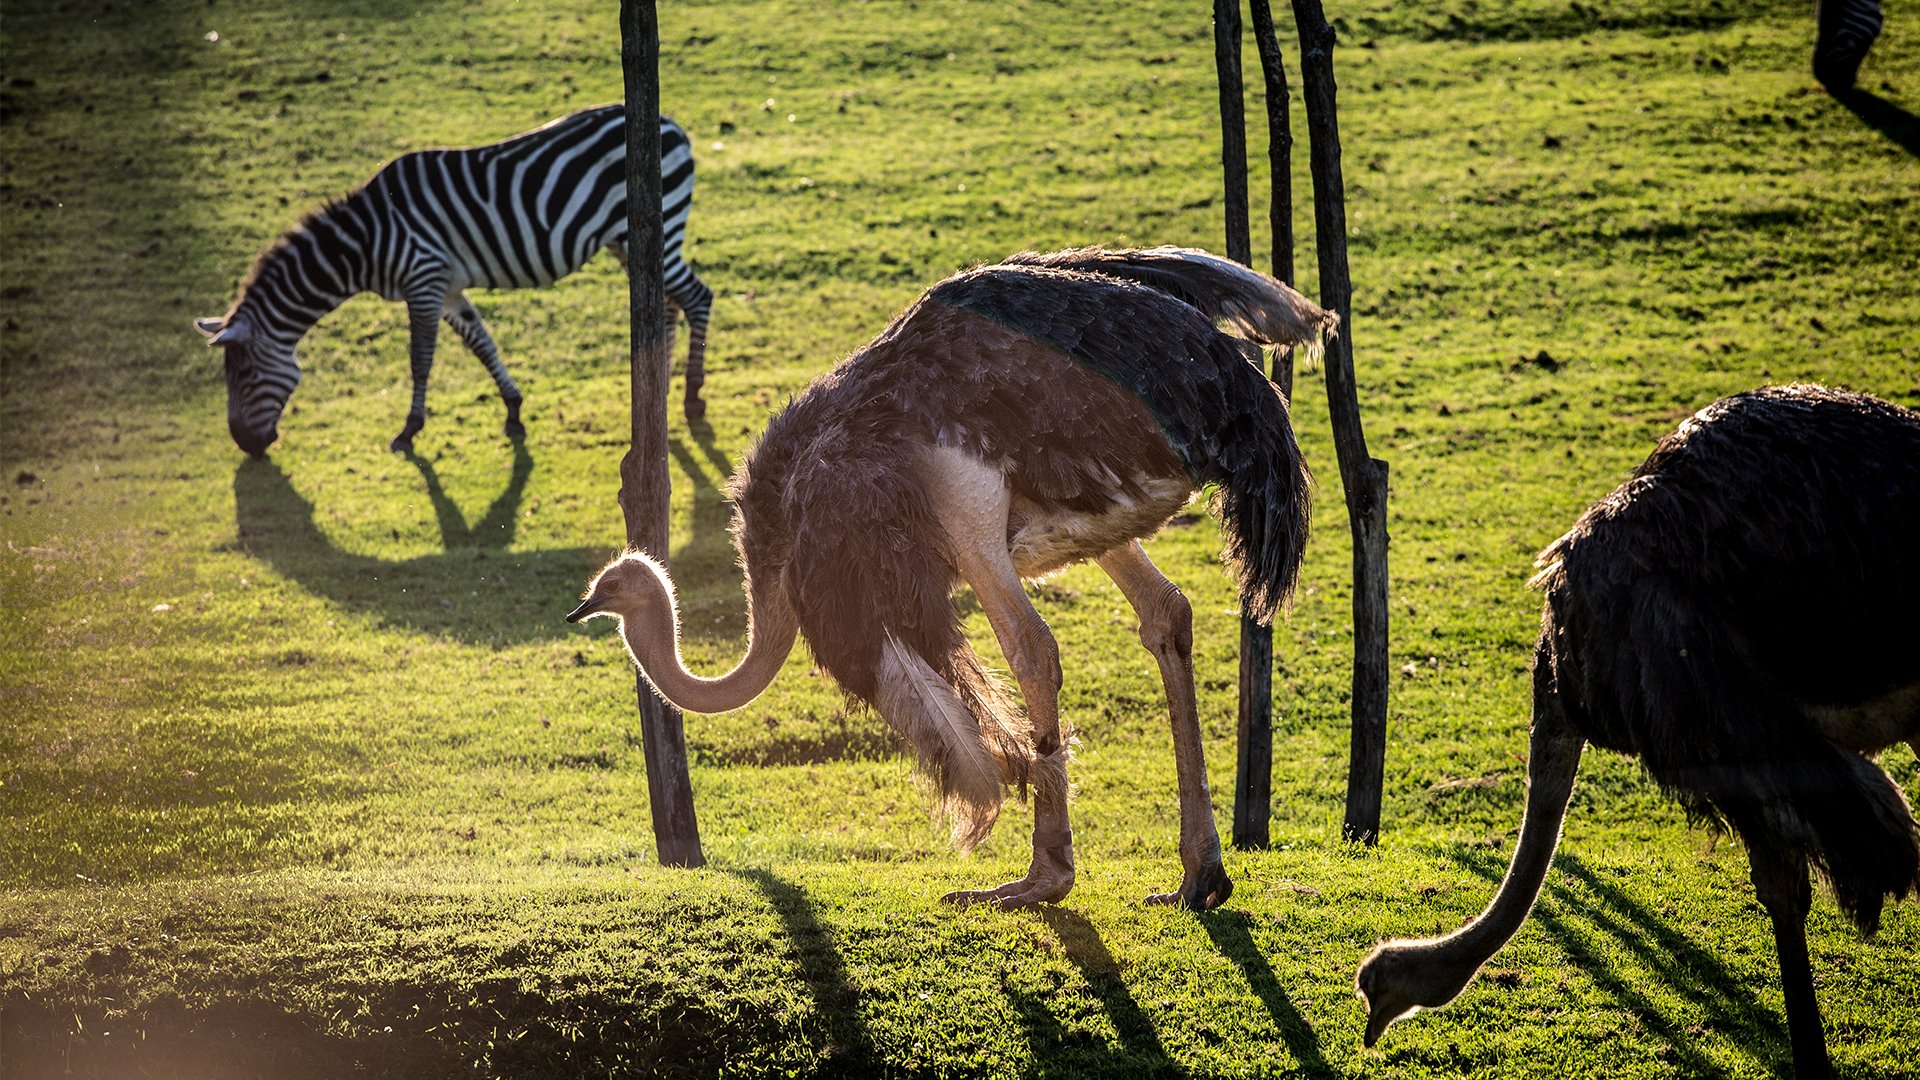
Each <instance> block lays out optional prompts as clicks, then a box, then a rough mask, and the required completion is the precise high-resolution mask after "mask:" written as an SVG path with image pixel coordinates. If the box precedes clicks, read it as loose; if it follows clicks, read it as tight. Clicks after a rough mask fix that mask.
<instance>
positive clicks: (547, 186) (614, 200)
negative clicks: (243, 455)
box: [196, 105, 713, 455]
mask: <svg viewBox="0 0 1920 1080" xmlns="http://www.w3.org/2000/svg"><path fill="white" fill-rule="evenodd" d="M625 129H626V120H625V111H624V109H623V107H622V106H620V105H603V106H600V107H598V108H593V109H585V110H582V111H580V112H577V113H573V114H572V115H569V116H564V117H561V118H560V119H558V120H555V121H554V122H552V123H550V124H547V125H546V126H544V127H541V128H537V129H535V130H533V131H529V132H526V133H524V134H521V135H516V136H514V137H513V138H510V139H507V140H505V141H502V142H497V143H491V144H488V145H486V146H475V147H469V148H466V149H453V150H420V151H415V152H413V153H410V154H403V155H401V156H400V157H398V158H396V159H394V160H393V161H392V162H390V163H389V164H388V165H387V166H386V167H385V168H382V169H381V170H380V171H379V172H378V173H375V174H374V176H373V177H372V179H370V180H368V181H367V182H366V183H365V184H363V185H362V186H361V187H360V188H359V189H358V190H355V191H353V192H352V193H350V194H348V195H346V196H345V197H343V198H341V199H338V200H336V201H334V202H332V203H329V204H328V205H327V206H325V207H322V208H321V209H319V210H317V211H315V212H314V213H312V214H310V215H309V216H308V217H307V218H306V219H304V220H303V221H301V222H300V223H299V224H298V225H296V226H294V228H293V229H292V230H290V231H289V232H288V233H287V234H286V235H285V236H283V237H281V238H280V240H279V241H278V242H277V243H275V244H274V245H273V246H272V247H270V248H268V249H267V251H266V252H264V253H263V254H262V255H261V256H260V257H259V259H258V260H257V261H256V262H255V263H254V266H253V269H252V271H251V272H249V273H248V275H247V278H246V280H245V281H244V282H243V283H242V284H241V286H240V299H239V300H238V301H237V302H236V303H235V304H234V306H233V309H232V310H231V311H229V312H228V313H227V315H226V316H225V317H224V318H218V319H201V320H199V322H198V323H197V324H196V325H197V326H198V327H199V328H200V330H201V331H202V332H203V333H205V334H207V335H208V337H209V339H210V341H209V344H215V345H221V346H223V347H224V348H225V351H226V375H227V426H228V429H229V430H230V431H231V432H232V434H233V438H234V441H235V442H236V443H238V444H239V445H240V447H241V449H243V450H245V451H247V452H248V453H250V454H256V455H258V454H261V453H264V452H265V451H266V448H267V447H268V446H269V445H271V444H272V442H273V440H274V439H275V438H276V437H277V435H278V425H279V421H280V414H281V412H282V410H284V409H285V408H286V404H287V399H288V398H289V397H290V396H291V395H292V393H293V389H294V387H295V386H296V385H297V384H298V383H299V381H300V366H299V364H298V362H297V361H296V360H295V359H294V353H293V349H294V345H295V344H296V343H298V342H299V340H300V339H301V337H302V336H304V335H305V334H306V332H307V331H308V330H309V329H310V328H311V327H312V326H313V324H314V323H316V322H318V321H319V320H320V318H321V316H323V315H325V314H326V313H328V312H329V311H332V310H333V309H334V308H336V307H338V306H340V304H342V303H343V302H345V301H346V300H347V298H348V297H351V296H353V295H354V294H356V293H360V292H374V293H378V294H379V295H380V296H383V297H385V298H387V299H389V300H400V301H404V302H405V303H406V305H407V317H408V318H407V321H408V324H409V328H410V333H411V341H410V345H409V353H410V354H411V356H412V361H413V403H412V407H411V408H410V409H409V411H408V413H407V420H406V426H405V427H404V428H403V429H402V430H401V432H400V434H399V436H397V437H396V438H395V439H394V440H393V443H392V448H393V449H394V450H396V451H399V450H408V449H411V447H412V443H413V436H414V434H415V433H416V432H418V431H419V430H420V428H421V426H422V425H423V424H424V423H425V422H426V416H427V377H428V375H429V374H430V373H431V372H432V370H433V350H434V343H435V339H436V336H437V334H438V330H439V323H440V321H441V320H442V319H444V320H446V323H447V325H448V326H450V327H452V328H453V330H454V332H455V333H456V334H458V335H459V337H460V340H461V341H463V342H465V343H466V345H467V347H468V348H469V349H471V350H472V351H473V354H474V355H475V356H476V357H478V358H479V359H480V361H481V363H483V364H485V365H486V368H487V371H488V373H489V374H491V375H492V376H493V380H494V382H495V384H496V385H498V386H499V388H500V397H501V399H502V400H503V401H505V402H506V406H507V425H506V428H507V434H508V435H511V436H518V435H520V434H523V433H524V431H525V428H524V427H523V426H522V425H521V423H520V400H521V395H520V388H519V387H518V386H517V385H515V383H514V381H513V377H512V376H510V375H508V374H507V370H506V367H505V366H504V365H503V364H502V363H501V362H500V353H499V350H498V349H497V348H496V347H495V346H494V343H493V338H492V336H491V335H489V334H488V333H487V328H486V324H485V323H483V322H482V321H481V319H480V313H479V312H478V311H475V310H474V307H473V305H472V304H471V303H470V302H468V300H467V297H466V292H465V290H467V289H470V288H480V289H518V288H534V287H538V286H542V285H550V284H552V283H553V282H554V281H556V280H558V279H560V278H562V277H565V276H566V275H568V274H570V273H572V272H574V271H575V270H578V269H579V268H580V267H581V266H582V265H583V264H584V263H585V262H586V261H587V260H588V259H590V258H592V257H593V255H594V253H595V252H597V251H599V250H600V249H601V248H607V249H610V250H611V251H612V252H613V253H614V255H615V256H616V257H618V258H619V259H620V261H621V264H622V265H623V266H624V265H625V264H626V257H627V256H626V241H627V210H626V131H625ZM660 173H661V183H660V189H661V218H662V221H663V225H664V235H663V237H662V241H663V242H662V245H661V246H662V249H663V258H662V273H663V276H664V278H665V280H666V291H667V297H668V299H669V300H671V301H672V302H673V304H674V305H675V306H676V307H678V308H679V309H680V310H681V311H682V312H684V313H685V314H686V316H687V324H688V330H689V335H688V336H689V337H690V338H691V339H692V348H691V350H690V352H689V354H688V357H687V412H688V415H689V416H690V417H697V416H698V415H699V413H700V411H702V410H701V409H699V390H700V384H701V382H702V381H703V379H702V376H703V366H704V364H703V361H704V355H705V351H706V337H707V317H708V314H709V312H710V311H711V309H712V306H713V291H712V290H710V289H708V288H707V286H706V285H705V284H704V283H702V282H701V281H700V279H699V278H698V277H696V276H694V273H693V268H692V267H690V266H688V265H687V262H686V259H685V258H684V257H683V256H682V254H681V247H682V244H683V242H684V240H685V237H686V226H687V212H688V209H689V207H690V206H691V204H692V200H693V150H692V147H691V145H690V144H689V143H688V140H687V133H686V132H685V131H683V130H682V129H681V128H680V126H679V125H678V124H675V123H674V122H673V121H671V120H669V119H667V118H665V117H662V118H661V120H660Z"/></svg>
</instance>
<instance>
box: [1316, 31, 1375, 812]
mask: <svg viewBox="0 0 1920 1080" xmlns="http://www.w3.org/2000/svg"><path fill="white" fill-rule="evenodd" d="M1293 20H1294V23H1295V25H1296V26H1297V27H1298V28H1299V33H1300V79H1301V84H1302V87H1303V89H1304V90H1305V93H1306V105H1307V133H1308V138H1309V139H1310V152H1309V161H1310V162H1311V165H1312V170H1313V218H1314V229H1315V232H1316V234H1317V236H1318V239H1317V242H1316V243H1315V245H1314V247H1315V249H1316V251H1317V253H1318V255H1319V260H1320V304H1321V306H1322V307H1326V308H1331V309H1333V310H1334V311H1337V312H1339V313H1340V318H1341V320H1342V323H1341V326H1340V333H1339V334H1338V335H1337V336H1336V337H1334V338H1333V339H1332V340H1331V341H1329V342H1328V343H1327V356H1326V364H1327V401H1328V408H1329V410H1330V411H1331V412H1332V414H1333V442H1334V449H1335V452H1336V453H1337V454H1338V456H1339V459H1340V480H1341V483H1342V484H1343V485H1345V487H1346V490H1347V517H1348V518H1349V520H1350V521H1351V523H1352V526H1353V731H1352V742H1351V745H1350V748H1349V756H1348V763H1347V819H1346V826H1345V830H1344V831H1345V834H1346V837H1347V839H1349V840H1357V841H1360V842H1362V843H1367V844H1371V843H1373V842H1374V841H1375V840H1376V839H1377V838H1378V837H1379V835H1380V789H1381V784H1382V782H1383V781H1384V778H1385V773H1386V759H1387V463H1386V462H1384V461H1380V460H1378V459H1376V458H1374V457H1372V456H1371V455H1369V454H1368V453H1367V436H1366V433H1365V432H1364V431H1363V430H1362V429H1361V426H1360V401H1359V397H1358V395H1357V393H1356V391H1355V388H1354V375H1353V282H1352V281H1351V279H1349V277H1348V275H1347V207H1346V191H1345V187H1344V184H1343V183H1342V181H1341V177H1340V121H1339V117H1338V114H1337V113H1336V112H1335V109H1334V82H1333V44H1334V34H1333V27H1332V26H1330V25H1328V24H1327V17H1326V15H1325V13H1324V12H1323V11H1322V10H1321V7H1320V0H1293Z"/></svg>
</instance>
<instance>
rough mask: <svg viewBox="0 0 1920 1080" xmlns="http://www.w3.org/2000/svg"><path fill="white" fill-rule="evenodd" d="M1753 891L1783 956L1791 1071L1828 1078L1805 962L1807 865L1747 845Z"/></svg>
mask: <svg viewBox="0 0 1920 1080" xmlns="http://www.w3.org/2000/svg"><path fill="white" fill-rule="evenodd" d="M1747 864H1748V868H1749V870H1750V871H1751V874H1752V877H1753V889H1754V892H1755V893H1757V894H1759V897H1760V903H1761V906H1763V907H1765V908H1766V909H1767V915H1768V917H1770V918H1771V919H1772V920H1773V947H1774V951H1775V952H1777V953H1778V954H1779V957H1780V985H1781V989H1782V990H1783V991H1785V994H1786V999H1787V1031H1788V1033H1789V1034H1790V1035H1791V1036H1792V1039H1793V1072H1794V1075H1795V1076H1797V1077H1798V1078H1799V1080H1828V1078H1830V1077H1832V1076H1833V1062H1832V1061H1830V1060H1829V1059H1828V1058H1827V1035H1826V1032H1825V1031H1824V1030H1822V1028H1821V1026H1820V1002H1819V1000H1818V999H1817V998H1815V997H1814V994H1813V969H1812V967H1811V965H1810V964H1809V963H1808V961H1807V909H1808V908H1809V907H1811V906H1812V903H1813V890H1812V886H1811V884H1810V883H1809V882H1808V880H1807V863H1806V860H1805V859H1804V858H1803V857H1801V856H1799V855H1787V854H1784V853H1782V852H1777V851H1772V850H1769V849H1766V848H1763V847H1759V846H1755V845H1749V846H1748V847H1747Z"/></svg>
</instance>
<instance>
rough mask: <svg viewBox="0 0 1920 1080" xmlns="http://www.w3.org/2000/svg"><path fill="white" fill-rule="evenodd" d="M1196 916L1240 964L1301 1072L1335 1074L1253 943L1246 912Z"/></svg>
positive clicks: (1223, 953)
mask: <svg viewBox="0 0 1920 1080" xmlns="http://www.w3.org/2000/svg"><path fill="white" fill-rule="evenodd" d="M1197 918H1198V920H1199V922H1200V925H1201V926H1202V927H1203V928H1205V930H1206V931H1207V936H1208V937H1210V938H1212V939H1213V946H1214V948H1216V949H1219V950H1220V955H1221V956H1224V957H1226V958H1227V959H1229V960H1231V961H1233V962H1234V964H1236V965H1238V967H1239V968H1240V972H1241V974H1243V975H1245V976H1246V979H1247V985H1249V986H1251V987H1253V992H1254V993H1255V994H1257V995H1259V998H1260V1003H1261V1004H1262V1005H1265V1006H1266V1007H1267V1014H1268V1015H1270V1016H1272V1017H1273V1023H1274V1026H1275V1027H1278V1028H1279V1029H1280V1037H1281V1038H1282V1039H1284V1040H1286V1043H1287V1052H1288V1053H1290V1054H1292V1055H1293V1060H1295V1061H1297V1062H1299V1063H1300V1071H1301V1072H1302V1073H1303V1074H1305V1075H1307V1076H1328V1075H1332V1072H1333V1070H1332V1069H1331V1068H1329V1067H1328V1065H1327V1059H1326V1056H1325V1055H1324V1054H1322V1053H1321V1051H1320V1036H1319V1035H1317V1034H1315V1033H1314V1030H1313V1028H1312V1027H1311V1026H1309V1025H1308V1024H1307V1021H1306V1018H1305V1017H1302V1016H1301V1015H1300V1010H1299V1009H1296V1008H1294V1007H1293V1000H1292V999H1291V998H1289V997H1287V992H1286V991H1285V990H1284V989H1282V988H1281V986H1280V980H1279V979H1277V978H1275V977H1274V974H1273V968H1272V966H1270V965H1269V964H1268V963H1267V959H1266V957H1265V956H1262V955H1261V953H1260V949H1259V947H1258V946H1256V945H1255V944H1254V943H1253V936H1252V935H1250V934H1248V933H1247V916H1246V914H1245V913H1244V912H1240V911H1234V910H1231V909H1227V910H1214V911H1207V912H1202V913H1200V914H1199V915H1198V916H1197Z"/></svg>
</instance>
